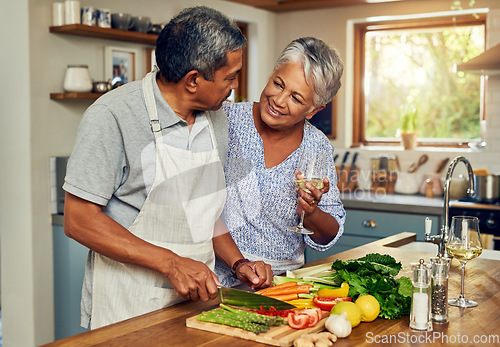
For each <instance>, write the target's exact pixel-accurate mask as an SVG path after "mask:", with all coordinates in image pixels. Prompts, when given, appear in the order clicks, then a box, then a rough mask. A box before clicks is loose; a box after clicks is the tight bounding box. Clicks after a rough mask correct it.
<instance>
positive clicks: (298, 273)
mask: <svg viewBox="0 0 500 347" xmlns="http://www.w3.org/2000/svg"><path fill="white" fill-rule="evenodd" d="M325 271H329V273H325V275H326V274H331V273H332V263H325V264H319V265H314V266H308V267H305V268H301V269H297V270H293V271H287V272H286V277H292V278H303V277H304V276H316V275H317V274H318V273H321V272H325Z"/></svg>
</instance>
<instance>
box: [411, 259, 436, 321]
mask: <svg viewBox="0 0 500 347" xmlns="http://www.w3.org/2000/svg"><path fill="white" fill-rule="evenodd" d="M410 267H411V268H412V269H413V276H412V279H411V282H412V284H413V290H412V299H411V312H410V328H411V329H412V330H418V331H432V321H431V309H430V308H431V295H430V282H431V268H430V266H429V265H426V264H424V260H423V259H420V261H419V262H418V263H411V264H410Z"/></svg>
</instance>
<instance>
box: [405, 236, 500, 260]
mask: <svg viewBox="0 0 500 347" xmlns="http://www.w3.org/2000/svg"><path fill="white" fill-rule="evenodd" d="M398 248H400V249H410V250H413V251H420V252H429V253H433V254H434V255H435V254H436V253H437V250H438V248H437V245H435V244H432V243H429V242H419V241H415V242H410V243H407V244H406V245H403V246H400V247H398ZM479 258H481V259H492V260H500V251H495V250H492V249H483V253H481V255H480V256H479Z"/></svg>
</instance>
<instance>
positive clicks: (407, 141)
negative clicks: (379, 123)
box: [401, 132, 417, 149]
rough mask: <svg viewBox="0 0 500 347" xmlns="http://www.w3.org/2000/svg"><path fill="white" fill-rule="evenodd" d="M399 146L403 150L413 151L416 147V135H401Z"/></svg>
mask: <svg viewBox="0 0 500 347" xmlns="http://www.w3.org/2000/svg"><path fill="white" fill-rule="evenodd" d="M401 144H402V145H403V147H404V149H414V148H416V147H417V133H416V132H414V133H401Z"/></svg>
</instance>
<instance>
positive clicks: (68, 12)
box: [64, 0, 81, 24]
mask: <svg viewBox="0 0 500 347" xmlns="http://www.w3.org/2000/svg"><path fill="white" fill-rule="evenodd" d="M80 22H81V17H80V1H69V0H66V1H65V2H64V23H65V24H80Z"/></svg>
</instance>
